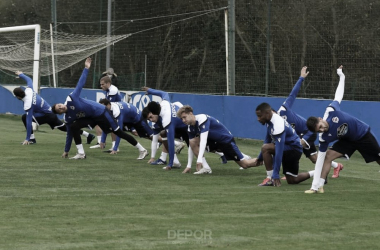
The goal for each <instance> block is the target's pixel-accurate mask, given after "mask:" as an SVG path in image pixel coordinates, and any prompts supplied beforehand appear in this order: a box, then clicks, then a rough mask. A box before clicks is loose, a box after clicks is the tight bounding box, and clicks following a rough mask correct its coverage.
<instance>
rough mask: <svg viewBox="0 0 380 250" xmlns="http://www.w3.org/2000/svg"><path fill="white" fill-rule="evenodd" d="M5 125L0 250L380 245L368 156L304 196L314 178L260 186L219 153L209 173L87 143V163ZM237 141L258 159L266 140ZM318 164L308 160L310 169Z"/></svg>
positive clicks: (375, 176) (1, 127) (47, 134)
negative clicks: (154, 162)
mask: <svg viewBox="0 0 380 250" xmlns="http://www.w3.org/2000/svg"><path fill="white" fill-rule="evenodd" d="M0 121H1V123H0V138H1V140H0V142H1V143H0V152H1V161H0V175H1V181H0V201H1V202H0V235H1V237H0V249H18V250H20V249H27V250H32V249H38V250H41V249H102V250H104V249H267V248H275V249H321V248H323V249H378V243H379V240H378V237H379V236H380V222H379V219H380V210H379V205H380V199H379V194H380V173H379V169H380V168H379V167H378V165H377V164H376V163H371V164H365V163H364V160H363V159H362V158H361V156H360V155H359V154H355V155H354V157H353V158H352V159H351V160H350V161H340V162H342V163H343V164H344V166H345V167H344V170H343V171H342V172H341V177H340V178H339V179H332V178H329V183H328V184H327V185H326V186H325V194H317V195H307V194H304V193H303V192H304V191H305V190H306V189H309V188H310V185H311V180H308V181H306V182H304V183H301V184H299V185H288V184H286V183H285V182H284V181H283V182H282V184H283V185H282V186H281V187H280V188H274V187H258V186H257V184H259V183H260V182H261V181H262V180H263V178H264V177H265V170H264V168H263V167H259V168H255V169H249V170H243V171H242V170H239V167H238V165H237V164H235V163H234V162H229V163H228V164H225V165H223V164H221V163H220V162H219V158H218V157H217V155H215V154H207V155H206V158H207V160H208V162H209V164H210V166H211V167H212V170H213V173H212V174H211V175H202V176H197V175H193V174H181V171H182V170H172V171H164V170H162V167H156V166H151V165H148V164H147V163H146V162H147V159H146V160H143V161H139V160H136V158H137V156H138V151H137V149H135V148H133V147H131V146H130V145H128V144H127V143H126V142H125V141H123V142H122V143H121V146H120V153H119V154H117V155H109V154H106V153H102V152H101V150H99V149H89V146H90V145H87V144H85V151H86V154H87V157H88V158H87V159H85V160H68V159H62V158H61V154H62V153H63V149H64V142H65V133H62V132H61V131H59V130H50V127H48V126H47V125H43V126H40V127H39V130H38V131H37V132H36V133H35V134H36V139H37V144H36V145H28V146H22V145H21V144H20V142H22V141H23V140H24V139H25V129H24V127H23V124H22V122H21V118H20V117H18V116H6V115H1V116H0ZM255 126H261V125H260V124H257V125H255ZM248 129H249V127H248ZM252 129H253V128H252ZM108 139H110V138H108ZM138 141H139V142H140V143H141V144H143V145H144V146H145V147H146V148H148V149H150V146H149V145H150V141H147V140H143V139H138ZM237 144H238V146H239V147H240V149H241V151H242V152H244V153H246V154H249V155H251V156H257V154H258V151H259V150H260V146H261V142H255V141H250V140H237ZM107 148H108V147H107ZM75 152H76V148H75V145H73V146H72V149H71V152H70V156H73V155H75ZM179 159H180V161H181V163H182V165H183V166H185V165H186V163H187V150H186V149H184V150H183V151H182V152H181V154H180V155H179ZM313 168H314V166H313V164H312V163H311V162H310V161H308V160H307V159H306V158H304V157H303V158H302V161H301V170H302V171H308V170H311V169H313ZM330 176H331V173H330Z"/></svg>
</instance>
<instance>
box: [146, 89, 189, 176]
mask: <svg viewBox="0 0 380 250" xmlns="http://www.w3.org/2000/svg"><path fill="white" fill-rule="evenodd" d="M142 90H144V91H146V92H147V93H148V94H152V95H157V96H160V97H161V98H162V102H161V103H157V102H150V103H149V104H148V106H147V107H145V108H144V110H143V117H144V119H146V120H149V121H151V122H154V123H155V125H154V126H155V129H153V131H154V135H153V140H152V155H151V159H150V160H149V163H150V164H152V165H161V164H162V163H166V161H165V160H166V155H165V159H161V158H163V156H161V157H160V159H157V161H154V157H155V154H156V150H157V141H158V137H159V134H160V132H161V130H166V136H167V137H166V138H167V140H166V141H163V145H165V144H166V145H165V148H166V149H167V150H168V151H169V163H168V164H167V166H166V167H164V169H166V170H171V169H172V168H173V167H174V168H179V167H181V164H180V163H179V161H178V158H177V155H176V154H175V140H174V138H175V137H177V138H181V139H182V140H183V141H185V142H186V144H187V145H189V137H188V135H187V126H186V125H185V124H184V123H183V122H182V121H181V119H179V118H178V117H177V111H178V109H179V108H180V107H182V104H181V103H180V102H175V103H171V102H170V98H169V95H168V93H166V92H164V91H161V90H156V89H152V88H148V87H143V88H142ZM161 137H162V135H161ZM162 139H163V140H164V138H162Z"/></svg>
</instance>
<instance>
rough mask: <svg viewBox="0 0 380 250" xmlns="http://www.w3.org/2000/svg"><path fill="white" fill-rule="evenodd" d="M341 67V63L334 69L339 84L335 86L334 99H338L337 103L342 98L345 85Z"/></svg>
mask: <svg viewBox="0 0 380 250" xmlns="http://www.w3.org/2000/svg"><path fill="white" fill-rule="evenodd" d="M342 69H343V65H340V67H339V68H338V69H337V70H336V73H337V74H338V76H339V84H338V87H337V88H336V92H335V97H334V101H338V102H339V103H340V102H341V101H342V99H343V95H344V87H345V86H344V85H345V79H346V76H345V75H344V74H343V71H342Z"/></svg>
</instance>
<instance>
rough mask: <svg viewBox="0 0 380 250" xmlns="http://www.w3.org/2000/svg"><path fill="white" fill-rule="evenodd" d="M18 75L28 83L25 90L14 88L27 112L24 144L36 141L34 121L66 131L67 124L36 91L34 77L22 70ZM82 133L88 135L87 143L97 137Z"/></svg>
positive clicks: (17, 72) (23, 116)
mask: <svg viewBox="0 0 380 250" xmlns="http://www.w3.org/2000/svg"><path fill="white" fill-rule="evenodd" d="M16 75H18V76H19V77H20V78H22V79H23V80H25V81H26V84H27V87H26V88H25V90H24V89H22V88H15V89H14V90H13V94H14V95H15V96H16V98H17V99H19V100H21V101H23V102H24V110H25V114H23V115H22V117H21V119H22V122H23V123H24V126H25V128H26V138H25V141H24V142H23V143H22V145H28V144H34V143H36V138H35V137H34V133H33V128H32V122H33V121H34V122H35V123H36V124H37V125H42V124H46V123H47V124H49V125H50V127H51V129H54V128H57V129H59V130H61V131H64V132H66V126H65V124H64V123H63V122H62V121H61V120H60V119H58V117H57V116H56V115H55V114H54V113H53V112H52V110H51V106H50V105H49V103H47V102H46V101H45V100H44V99H43V98H42V97H41V96H40V95H39V94H37V93H36V92H34V90H33V81H32V79H31V78H30V77H29V76H27V75H25V74H23V73H22V72H21V71H16ZM80 134H81V135H83V136H85V137H87V144H90V143H91V141H92V140H93V139H94V138H95V136H94V135H92V134H89V133H87V132H86V131H83V130H81V131H80Z"/></svg>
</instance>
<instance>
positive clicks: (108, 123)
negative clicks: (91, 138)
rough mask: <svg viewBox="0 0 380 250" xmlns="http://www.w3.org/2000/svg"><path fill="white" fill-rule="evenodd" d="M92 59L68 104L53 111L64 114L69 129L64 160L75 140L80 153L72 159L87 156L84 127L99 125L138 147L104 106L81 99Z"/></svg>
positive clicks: (56, 106)
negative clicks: (82, 129) (81, 131)
mask: <svg viewBox="0 0 380 250" xmlns="http://www.w3.org/2000/svg"><path fill="white" fill-rule="evenodd" d="M90 66H91V58H87V59H86V61H85V68H84V69H83V72H82V75H81V77H80V78H79V81H78V83H77V86H76V87H75V89H74V91H73V92H71V93H70V94H69V96H68V97H67V99H66V102H65V103H64V104H63V103H57V104H54V105H53V107H52V109H53V112H54V113H56V114H64V120H65V123H66V128H67V136H66V145H65V151H64V153H63V154H62V157H63V158H67V157H68V154H69V151H70V147H71V142H72V139H73V138H74V141H75V145H76V147H77V149H78V153H77V154H76V155H75V156H74V157H72V158H70V159H85V158H86V154H85V152H84V149H83V145H82V140H81V138H80V136H79V134H80V129H81V128H83V127H90V128H92V127H95V126H96V125H98V126H99V127H100V128H101V129H102V130H103V132H105V133H111V132H113V133H115V134H116V135H117V136H119V137H121V138H123V139H124V140H126V141H128V142H129V143H130V144H132V145H133V146H135V147H136V146H137V144H138V143H137V141H136V140H135V139H134V138H133V137H132V136H131V135H128V134H126V133H124V132H123V131H122V130H121V129H120V127H119V126H118V124H117V121H116V120H115V118H114V117H113V116H112V114H111V112H110V111H109V110H108V109H107V108H106V107H105V106H104V105H102V104H100V103H97V102H95V101H91V100H87V99H84V98H81V97H80V93H81V91H82V88H83V86H84V85H85V83H86V79H87V75H88V71H89V68H90ZM100 148H104V142H101V143H100Z"/></svg>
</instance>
